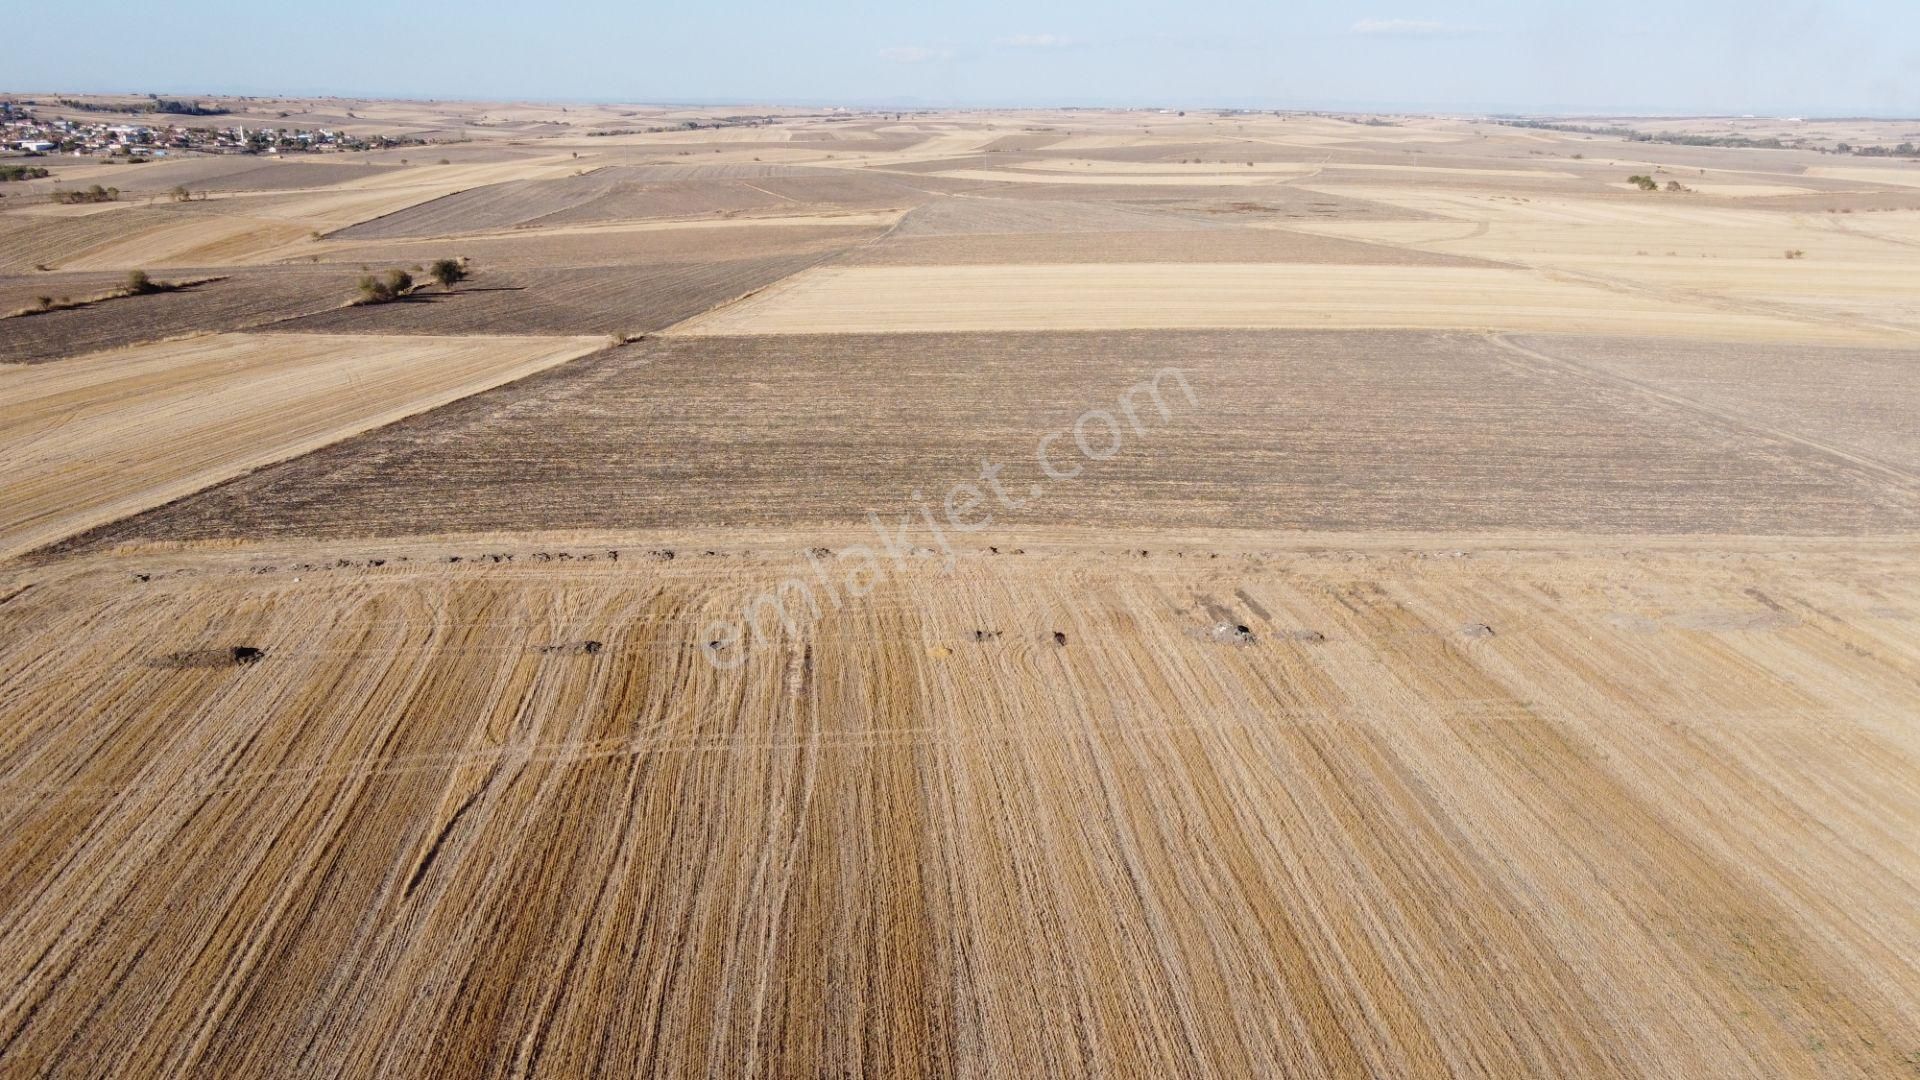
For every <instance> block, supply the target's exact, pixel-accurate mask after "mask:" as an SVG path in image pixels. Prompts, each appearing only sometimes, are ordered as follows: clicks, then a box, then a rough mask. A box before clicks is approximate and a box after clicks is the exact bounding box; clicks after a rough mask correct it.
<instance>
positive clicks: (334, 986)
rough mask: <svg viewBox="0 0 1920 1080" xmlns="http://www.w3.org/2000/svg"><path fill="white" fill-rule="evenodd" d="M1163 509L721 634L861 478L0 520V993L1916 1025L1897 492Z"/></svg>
mask: <svg viewBox="0 0 1920 1080" xmlns="http://www.w3.org/2000/svg"><path fill="white" fill-rule="evenodd" d="M1150 535H1151V539H1150V540H1148V539H1140V538H1134V537H1129V536H1126V535H1124V534H1119V533H1113V534H1108V535H1106V536H1104V537H1101V538H1099V539H1091V538H1085V537H1083V538H1080V539H1078V540H1075V539H1073V538H1065V539H1062V538H1057V537H1049V536H1047V535H1045V534H1034V535H1025V534H1011V535H1002V536H995V537H992V539H993V540H995V541H997V544H998V546H999V549H1000V551H1001V552H1002V554H1000V555H993V554H991V553H990V552H989V551H988V550H987V549H985V548H981V547H974V546H971V545H970V548H969V550H968V551H966V553H965V554H964V556H962V557H960V558H959V559H958V568H957V569H956V570H955V571H953V572H951V573H944V572H942V571H941V570H940V569H939V568H938V560H936V559H930V558H922V559H912V560H909V561H908V562H907V563H906V564H904V565H903V566H901V567H899V568H898V569H893V570H889V571H888V574H887V577H886V580H885V582H884V584H883V585H881V586H880V587H879V588H877V589H874V590H873V591H872V592H871V593H870V594H869V595H867V596H864V597H862V598H860V599H858V600H843V601H841V602H840V606H838V607H835V606H834V604H833V602H831V601H829V600H827V599H826V598H825V597H824V596H818V597H817V599H818V602H819V603H820V604H821V607H822V610H823V614H822V615H821V616H820V617H819V618H818V619H809V620H806V621H805V622H804V624H803V625H802V626H801V628H800V629H799V630H798V632H797V633H792V634H788V633H785V632H782V631H779V630H778V629H777V623H775V624H774V625H775V629H774V631H773V632H772V633H771V634H769V635H768V636H764V637H763V636H754V637H752V638H750V639H749V640H747V641H745V642H742V641H738V640H733V639H731V638H729V639H726V640H724V641H722V642H721V645H720V647H719V650H718V651H723V652H734V653H739V654H740V655H739V656H738V657H737V658H736V659H738V660H739V662H740V663H739V666H738V667H737V668H731V669H728V668H723V667H720V666H716V665H714V664H710V663H708V662H707V660H706V659H704V658H703V653H706V652H711V651H716V650H715V649H714V647H713V646H711V645H710V644H709V643H708V635H710V634H712V633H714V632H715V631H712V630H710V629H708V628H707V627H708V625H709V624H710V623H712V622H714V621H716V620H718V621H725V620H729V619H737V618H738V617H739V605H740V604H741V603H742V602H743V601H745V600H746V599H747V598H749V597H751V596H753V595H754V594H755V593H756V592H757V591H758V590H760V589H764V588H769V587H773V586H774V585H775V584H776V583H778V582H779V581H781V580H783V579H785V578H787V577H792V578H793V579H794V580H813V579H812V578H811V576H810V575H811V574H812V571H811V569H810V568H809V560H808V559H806V558H804V557H802V556H801V555H800V554H797V553H794V545H796V544H801V543H815V542H824V543H828V544H835V545H839V544H842V543H843V542H845V541H848V540H851V541H853V542H858V543H872V538H871V536H870V535H865V534H859V533H855V534H852V535H851V536H840V537H832V536H822V535H806V536H801V535H794V534H788V535H784V536H769V537H743V536H741V535H740V534H735V533H723V534H717V535H710V536H702V535H701V534H699V533H698V532H693V533H678V534H673V535H671V536H657V537H651V538H649V537H644V536H643V537H630V538H609V537H591V538H588V537H576V538H573V539H572V540H571V541H569V540H568V539H566V538H538V537H521V538H517V539H516V538H499V539H496V540H493V541H489V542H485V543H465V544H459V543H455V544H439V545H435V544H428V543H424V542H401V543H393V544H384V545H375V546H363V547H351V546H341V545H327V546H319V547H316V546H313V545H310V544H299V545H293V546H270V547H258V548H248V549H245V550H237V551H230V552H226V553H219V554H195V553H175V552H169V551H165V550H160V551H152V552H146V551H144V550H140V549H136V550H134V551H130V552H127V553H123V554H122V555H120V556H116V557H111V558H108V559H106V560H104V561H98V560H94V561H83V562H78V563H74V564H71V565H68V566H66V567H63V568H61V569H59V570H58V571H52V570H43V571H39V572H35V573H29V574H27V575H15V576H14V582H13V589H12V590H10V592H13V591H14V590H18V589H20V588H23V587H24V588H26V589H27V591H26V592H25V593H23V594H17V595H14V596H13V598H12V599H10V600H9V602H8V603H7V604H6V606H5V607H3V608H0V619H4V621H5V624H6V626H7V629H8V633H7V634H6V635H5V639H4V640H5V641H6V642H7V645H6V646H5V647H4V649H0V673H4V676H5V678H6V679H7V680H8V684H9V686H10V687H11V688H12V690H11V692H10V694H9V697H8V699H7V708H8V710H9V713H10V715H11V716H12V718H13V720H14V722H13V723H11V724H10V725H9V726H8V727H7V729H6V731H7V733H8V734H7V736H6V738H5V740H4V742H0V777H4V778H5V781H4V782H5V783H6V785H7V795H8V798H7V800H6V801H5V802H4V804H0V813H4V815H5V818H6V821H7V824H8V828H7V829H5V830H4V831H0V836H4V837H5V839H4V841H0V843H4V845H5V848H6V852H7V854H6V865H8V866H10V867H14V868H16V873H15V874H14V875H13V876H11V877H10V878H9V879H8V885H7V888H6V891H5V893H4V895H5V898H6V899H5V903H6V912H7V919H6V924H5V925H6V929H7V933H6V934H5V935H4V936H0V941H4V942H5V943H6V944H5V945H4V946H0V964H4V965H5V969H6V971H7V974H8V985H9V987H10V988H11V991H12V992H11V995H10V997H9V999H8V1000H7V1002H6V1004H5V1007H4V1009H5V1011H4V1013H0V1021H3V1022H4V1029H5V1030H6V1031H7V1032H8V1033H9V1038H8V1042H7V1053H8V1054H9V1056H10V1057H11V1058H12V1059H13V1060H19V1061H48V1060H52V1058H53V1056H55V1055H58V1056H59V1057H60V1059H61V1060H62V1062H63V1063H65V1064H66V1065H67V1066H69V1067H71V1068H73V1069H76V1070H82V1071H87V1072H92V1073H95V1074H101V1073H116V1074H127V1073H149V1072H168V1073H179V1072H188V1073H198V1074H206V1075H237V1074H245V1075H275V1074H282V1073H296V1072H297V1073H311V1072H314V1071H338V1070H344V1071H347V1072H353V1073H367V1074H379V1075H396V1074H398V1075H414V1074H426V1073H433V1072H436V1071H437V1070H438V1069H439V1068H440V1067H442V1066H444V1064H445V1063H447V1062H450V1061H459V1062H463V1063H464V1065H463V1069H465V1070H471V1071H474V1072H478V1073H482V1074H496V1073H497V1074H508V1073H515V1072H519V1073H523V1074H525V1073H532V1074H543V1075H544V1074H581V1073H589V1072H596V1071H608V1070H620V1071H626V1070H632V1069H636V1068H638V1069H642V1070H644V1071H650V1072H656V1073H660V1074H663V1075H686V1074H688V1073H692V1072H704V1071H707V1070H709V1069H719V1070H723V1071H724V1070H727V1069H736V1068H737V1069H742V1070H743V1071H747V1072H755V1073H765V1074H769V1075H792V1074H794V1073H796V1072H814V1071H820V1070H826V1071H831V1072H836V1073H842V1072H867V1073H884V1074H901V1073H944V1072H949V1071H962V1072H989V1073H1021V1074H1029V1075H1031V1074H1033V1073H1036V1072H1038V1073H1044V1074H1047V1075H1112V1074H1114V1073H1116V1072H1127V1073H1137V1074H1140V1075H1175V1074H1181V1075H1184V1074H1191V1073H1216V1074H1222V1075H1228V1074H1231V1075H1254V1074H1266V1075H1273V1074H1277V1073H1282V1072H1298V1073H1306V1074H1334V1073H1352V1072H1372V1073H1375V1074H1379V1075H1414V1074H1421V1073H1438V1072H1471V1071H1477V1070H1486V1071H1488V1072H1492V1073H1497V1074H1503V1075H1523V1074H1524V1075H1605V1074H1614V1073H1622V1072H1628V1073H1633V1072H1642V1073H1668V1072H1671V1073H1673V1074H1692V1075H1727V1074H1735V1073H1747V1072H1755V1073H1772V1074H1775V1075H1779V1074H1788V1073H1806V1074H1813V1073H1822V1072H1825V1073H1845V1074H1853V1075H1862V1076H1866V1075H1883V1076H1884V1075H1894V1074H1896V1073H1897V1072H1898V1071H1899V1070H1900V1069H1902V1068H1904V1066H1903V1065H1902V1059H1903V1058H1904V1057H1905V1056H1906V1055H1908V1054H1910V1053H1912V1052H1913V1050H1914V1049H1915V1047H1914V1044H1913V1040H1912V1033H1913V1032H1914V1031H1915V1030H1916V1023H1917V1022H1920V1008H1916V1004H1917V1003H1916V1001H1915V999H1914V997H1913V995H1912V994H1911V993H1910V989H1911V987H1912V986H1913V984H1914V980H1915V979H1916V978H1920V972H1916V971H1915V969H1914V957H1915V956H1920V927H1916V925H1915V923H1914V921H1913V920H1912V919H1911V918H1910V915H1911V910H1912V909H1911V903H1912V898H1913V895H1914V890H1915V889H1916V888H1920V859H1916V857H1915V852H1914V851H1913V847H1912V844H1911V838H1912V833H1913V830H1914V829H1915V828H1916V827H1920V813H1916V809H1915V806H1916V804H1915V797H1916V795H1917V794H1920V770H1916V768H1915V764H1914V763H1915V754H1916V752H1920V747H1917V746H1916V745H1915V736H1914V730H1913V726H1912V724H1911V723H1910V722H1909V721H1910V720H1911V717H1912V715H1913V710H1914V709H1915V708H1916V707H1920V693H1916V689H1915V684H1914V682H1913V679H1912V670H1911V666H1912V664H1913V662H1914V657H1915V656H1916V655H1920V630H1916V628H1917V627H1920V620H1917V619H1916V617H1915V613H1916V612H1917V611H1920V592H1916V590H1915V589H1914V586H1913V583H1914V582H1915V581H1916V580H1920V579H1917V578H1916V576H1915V573H1914V571H1915V569H1916V563H1915V555H1916V553H1915V551H1914V549H1913V547H1912V546H1911V545H1910V544H1905V543H1899V544H1883V545H1856V546H1852V547H1848V548H1845V549H1833V548H1831V547H1827V546H1823V545H1820V544H1808V545H1805V546H1796V545H1792V544H1781V543H1772V544H1738V543H1736V544H1720V545H1715V546H1713V547H1711V548H1700V547H1691V546H1684V545H1677V546H1671V547H1663V546H1661V545H1644V546H1642V545H1627V546H1621V545H1613V544H1592V543H1586V542H1580V541H1574V540H1566V541H1560V542H1556V543H1541V544H1536V545H1524V546H1520V547H1518V548H1508V547H1506V546H1504V545H1499V544H1493V545H1489V544H1488V543H1487V542H1486V541H1484V540H1483V539H1480V538H1459V537H1453V538H1449V537H1445V536H1439V535H1435V536H1430V537H1428V538H1426V539H1425V540H1422V541H1418V542H1413V543H1408V542H1405V541H1385V542H1383V541H1379V540H1370V539H1367V538H1352V537H1348V538H1339V537H1336V536H1332V535H1329V536H1327V537H1324V538H1322V539H1319V540H1315V541H1312V542H1310V543H1307V544H1305V545H1302V544H1299V543H1297V542H1296V543H1286V542H1276V540H1274V539H1272V538H1263V537H1257V536H1256V537H1251V538H1247V537H1241V538H1230V537H1221V536H1213V537H1182V536H1179V535H1176V534H1167V533H1156V534H1150ZM743 542H745V543H747V544H751V545H754V546H752V547H748V548H742V547H739V546H738V545H740V544H742V543H743ZM670 543H671V544H676V545H678V544H688V543H690V544H691V546H690V547H675V548H663V547H660V546H658V545H663V544H670ZM1136 543H1140V544H1144V543H1152V544H1154V545H1155V546H1156V547H1158V548H1159V549H1160V550H1156V551H1154V552H1153V553H1152V554H1151V555H1150V556H1148V557H1146V558H1138V557H1135V556H1133V554H1132V553H1131V552H1128V553H1126V554H1124V555H1123V554H1122V553H1121V552H1120V551H1119V550H1118V549H1119V548H1121V547H1122V546H1126V547H1132V546H1134V545H1135V544H1136ZM1436 543H1438V544H1440V545H1442V546H1441V547H1439V548H1436V547H1433V546H1432V545H1433V544H1436ZM761 545H764V546H761ZM1016 545H1017V546H1016ZM1452 545H1465V546H1467V547H1469V548H1471V551H1470V552H1469V553H1468V554H1466V555H1464V556H1462V555H1460V554H1459V553H1458V552H1457V551H1456V550H1454V548H1453V547H1452ZM1013 551H1018V552H1019V554H1010V552H1013ZM669 553H671V555H672V558H671V559H669V558H668V555H669ZM828 561H829V565H830V566H831V567H832V572H833V573H834V574H836V575H837V574H838V573H839V572H840V570H841V569H842V567H841V565H839V564H838V563H837V562H835V561H834V560H833V558H832V557H829V559H828ZM135 572H137V576H136V573H135ZM296 579H298V580H297V581H296ZM156 613H160V614H159V617H160V618H161V620H162V621H160V622H159V623H157V624H156V622H155V619H156ZM1236 623H1237V624H1239V625H1242V626H1244V627H1245V630H1244V631H1241V630H1238V629H1236V628H1235V627H1234V625H1232V624H1236ZM100 624H108V625H113V624H126V625H129V626H132V625H136V624H137V625H140V626H142V627H143V628H144V629H143V631H142V632H140V633H137V634H136V633H127V634H118V635H103V634H98V633H93V632H90V631H89V630H88V629H87V628H88V627H91V626H96V625H100ZM1223 626H1224V627H1225V628H1226V629H1225V630H1224V631H1223V630H1222V627H1223ZM82 641H84V642H87V643H88V644H87V645H85V646H84V647H78V648H76V647H73V643H75V642H82ZM237 648H244V649H255V650H260V651H259V652H258V653H247V654H244V656H246V657H249V658H251V657H257V659H248V660H246V661H244V662H241V661H236V660H235V659H234V658H235V656H236V655H241V654H236V653H235V652H234V650H235V649H237ZM731 662H732V661H731V660H730V661H729V663H731ZM76 700H78V701H82V702H85V703H86V707H87V709H88V712H89V718H90V722H89V723H87V724H84V725H81V724H73V723H70V722H67V721H66V720H65V718H66V717H67V716H68V715H70V710H71V709H72V707H73V703H74V702H75V701H76ZM263 701H271V702H272V703H273V704H272V706H271V708H270V710H268V711H265V712H263V711H262V710H261V708H260V707H259V704H260V703H261V702H263ZM1836 775H1854V776H1857V777H1858V778H1859V780H1860V782H1857V783H1852V784H1846V785H1838V786H1836V785H1834V784H1832V783H1830V780H1831V778H1832V777H1834V776H1836ZM1730 807H1740V808H1742V809H1741V810H1740V811H1739V812H1729V808H1730ZM1094 912H1097V913H1099V915H1098V917H1097V918H1091V917H1089V913H1094ZM295 1048H299V1049H295Z"/></svg>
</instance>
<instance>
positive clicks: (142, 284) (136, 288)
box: [127, 270, 160, 296]
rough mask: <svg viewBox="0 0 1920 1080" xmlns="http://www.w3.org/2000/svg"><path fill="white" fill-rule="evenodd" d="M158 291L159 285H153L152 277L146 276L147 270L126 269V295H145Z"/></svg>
mask: <svg viewBox="0 0 1920 1080" xmlns="http://www.w3.org/2000/svg"><path fill="white" fill-rule="evenodd" d="M159 291H160V286H158V285H155V284H154V283H153V279H152V278H150V277H148V276H147V272H146V271H145V270H129V271H127V295H128V296H145V295H147V294H148V293H155V292H159Z"/></svg>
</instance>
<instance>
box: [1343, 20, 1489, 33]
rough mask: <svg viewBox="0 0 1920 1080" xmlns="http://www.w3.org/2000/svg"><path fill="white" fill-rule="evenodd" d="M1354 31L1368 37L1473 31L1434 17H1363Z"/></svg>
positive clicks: (1354, 27) (1355, 24) (1356, 24)
mask: <svg viewBox="0 0 1920 1080" xmlns="http://www.w3.org/2000/svg"><path fill="white" fill-rule="evenodd" d="M1352 32H1353V33H1355V34H1362V35H1365V36H1368V37H1452V36H1454V35H1456V34H1469V33H1472V32H1473V31H1472V30H1471V29H1470V28H1468V27H1464V26H1450V25H1448V24H1447V23H1443V22H1435V21H1434V20H1432V19H1361V20H1360V21H1359V22H1357V23H1354V24H1353V28H1352Z"/></svg>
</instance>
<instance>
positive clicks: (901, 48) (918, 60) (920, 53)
mask: <svg viewBox="0 0 1920 1080" xmlns="http://www.w3.org/2000/svg"><path fill="white" fill-rule="evenodd" d="M880 59H882V60H891V61H893V62H894V63H896V64H924V63H926V62H928V61H929V60H951V59H953V50H952V49H929V48H925V47H924V46H920V45H894V46H891V47H889V48H885V49H881V50H880Z"/></svg>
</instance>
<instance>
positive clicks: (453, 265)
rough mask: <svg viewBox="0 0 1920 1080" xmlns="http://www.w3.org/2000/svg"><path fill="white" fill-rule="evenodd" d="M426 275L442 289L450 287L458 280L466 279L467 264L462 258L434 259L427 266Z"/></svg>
mask: <svg viewBox="0 0 1920 1080" xmlns="http://www.w3.org/2000/svg"><path fill="white" fill-rule="evenodd" d="M427 276H428V277H430V278H432V279H433V280H434V283H435V284H437V285H439V286H440V287H441V288H443V289H451V288H453V287H454V285H455V284H456V283H458V282H462V281H465V280H466V279H467V264H466V261H465V260H463V259H435V260H433V265H432V266H430V267H428V268H427Z"/></svg>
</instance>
